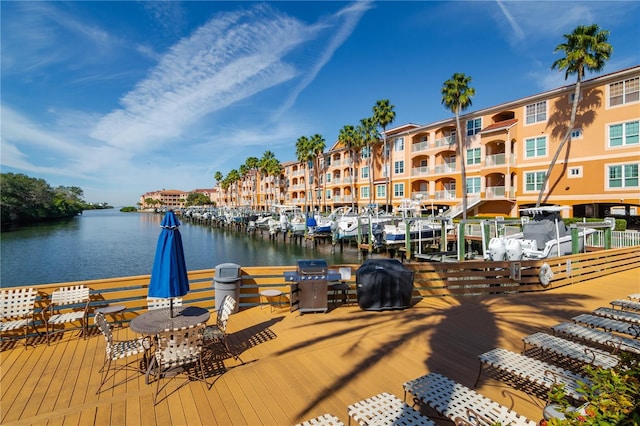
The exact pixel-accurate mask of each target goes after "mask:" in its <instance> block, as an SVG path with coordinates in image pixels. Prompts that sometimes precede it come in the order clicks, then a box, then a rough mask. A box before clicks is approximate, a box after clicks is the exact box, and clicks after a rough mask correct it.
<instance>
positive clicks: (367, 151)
mask: <svg viewBox="0 0 640 426" xmlns="http://www.w3.org/2000/svg"><path fill="white" fill-rule="evenodd" d="M370 154H371V147H370V146H365V147H363V148H362V150H361V151H360V157H361V158H369V156H370Z"/></svg>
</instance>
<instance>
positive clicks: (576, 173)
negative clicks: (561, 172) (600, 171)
mask: <svg viewBox="0 0 640 426" xmlns="http://www.w3.org/2000/svg"><path fill="white" fill-rule="evenodd" d="M567 177H568V178H569V179H571V178H579V177H582V166H578V167H570V168H569V171H568V172H567Z"/></svg>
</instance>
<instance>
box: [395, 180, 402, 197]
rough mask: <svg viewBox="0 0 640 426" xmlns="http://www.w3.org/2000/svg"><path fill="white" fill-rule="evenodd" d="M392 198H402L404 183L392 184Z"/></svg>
mask: <svg viewBox="0 0 640 426" xmlns="http://www.w3.org/2000/svg"><path fill="white" fill-rule="evenodd" d="M393 196H394V197H396V198H402V197H404V183H394V184H393Z"/></svg>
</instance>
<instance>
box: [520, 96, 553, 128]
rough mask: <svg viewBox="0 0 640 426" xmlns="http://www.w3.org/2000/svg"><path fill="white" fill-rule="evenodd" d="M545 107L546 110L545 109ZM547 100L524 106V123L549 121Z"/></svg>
mask: <svg viewBox="0 0 640 426" xmlns="http://www.w3.org/2000/svg"><path fill="white" fill-rule="evenodd" d="M543 109H544V110H543ZM547 110H548V108H547V101H540V102H534V103H532V104H529V105H526V106H525V107H524V125H525V126H528V125H531V124H536V123H543V122H545V121H547Z"/></svg>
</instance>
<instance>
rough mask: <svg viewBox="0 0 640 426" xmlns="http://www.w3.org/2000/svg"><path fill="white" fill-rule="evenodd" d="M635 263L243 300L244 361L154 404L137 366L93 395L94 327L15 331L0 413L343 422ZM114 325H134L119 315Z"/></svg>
mask: <svg viewBox="0 0 640 426" xmlns="http://www.w3.org/2000/svg"><path fill="white" fill-rule="evenodd" d="M638 272H640V271H639V270H638V269H633V270H628V271H624V272H618V273H616V274H614V275H609V276H605V277H600V278H595V279H592V280H589V281H586V282H583V283H579V284H574V285H569V286H564V287H560V288H554V289H552V290H549V291H546V292H540V293H523V294H513V295H484V296H477V297H464V298H459V299H456V298H453V297H440V298H436V297H427V298H424V299H422V300H421V301H419V302H418V303H417V304H416V305H415V306H414V307H412V308H410V309H407V310H403V311H385V312H370V311H362V310H360V309H359V307H358V306H357V305H354V306H339V307H337V308H336V309H332V310H330V311H329V312H328V313H327V314H305V315H302V316H300V315H299V314H298V313H295V312H294V313H289V311H288V309H284V308H283V309H280V310H276V311H274V312H271V310H270V309H261V308H260V307H258V306H256V307H251V308H248V309H244V310H241V311H240V312H238V313H237V314H234V315H232V316H231V318H230V320H229V330H230V332H231V333H232V342H233V344H234V346H235V347H237V348H238V349H240V351H241V358H242V360H243V361H244V364H240V363H238V362H236V361H234V360H233V359H232V358H230V359H225V360H223V361H219V360H218V361H216V360H211V361H210V362H209V363H208V374H209V375H210V377H209V380H210V381H211V382H213V386H212V387H211V389H207V388H206V386H205V385H204V384H202V383H200V382H190V383H188V384H186V385H184V386H182V387H180V385H181V384H182V383H184V382H183V381H181V380H182V379H179V380H174V381H173V382H172V384H171V385H170V386H169V389H168V392H163V393H161V398H163V399H162V401H161V402H160V403H159V404H158V405H157V406H155V407H154V405H153V392H154V390H155V383H152V385H145V383H144V377H143V376H141V375H137V374H136V373H129V381H128V382H127V383H125V384H121V385H118V386H116V387H115V388H113V389H109V390H105V391H103V392H102V393H101V394H100V395H95V391H96V389H97V387H98V383H99V379H100V375H99V373H98V370H99V369H100V367H101V366H102V362H103V357H104V348H105V342H104V339H103V338H102V336H101V335H99V334H96V333H95V332H93V334H92V335H91V336H89V337H88V338H87V339H82V338H77V337H76V336H75V333H72V332H67V333H64V335H63V337H62V338H61V339H60V340H57V341H55V342H53V343H52V345H51V346H50V347H47V345H46V343H44V339H41V341H40V342H35V343H36V345H35V347H33V346H30V347H28V349H26V350H25V349H24V348H23V346H22V344H21V343H22V342H21V341H18V342H17V343H16V344H13V345H10V346H13V347H12V348H9V349H5V350H4V351H2V352H0V373H1V378H0V392H1V399H0V423H2V424H3V425H18V424H38V425H40V424H52V425H55V424H99V425H104V424H118V425H120V424H128V425H153V424H162V425H187V424H189V425H196V424H203V425H214V424H218V425H292V424H295V423H297V422H299V421H302V420H305V419H308V418H312V417H315V416H318V415H321V414H324V413H332V414H334V415H336V416H338V417H339V418H340V419H342V420H343V421H344V422H345V424H346V423H347V421H348V418H347V414H346V407H347V405H349V404H351V403H353V402H355V401H359V400H361V399H364V398H367V397H370V396H372V395H375V394H378V393H380V392H388V393H391V394H395V395H397V396H399V397H400V398H402V397H403V390H402V384H403V383H404V382H405V381H407V380H409V379H413V378H416V377H418V376H421V375H423V374H426V373H427V372H439V373H443V374H445V375H447V376H449V377H450V378H452V379H455V380H457V381H459V382H461V383H463V384H465V385H467V386H470V387H472V386H473V384H474V382H475V380H476V376H477V373H478V368H479V362H478V359H477V356H478V355H479V354H480V353H482V352H485V351H487V350H490V349H492V348H494V347H503V348H506V349H511V350H514V351H517V352H519V351H521V350H522V340H521V339H522V337H524V336H525V335H528V334H531V333H534V332H537V331H546V332H550V329H549V327H550V326H551V325H554V324H556V323H558V322H560V321H566V320H569V319H570V318H571V317H572V316H575V315H577V314H580V313H585V312H588V311H591V310H593V309H595V308H597V307H600V306H608V304H609V302H610V301H611V300H613V299H616V298H626V296H627V295H628V294H632V293H639V292H640V278H639V274H638ZM213 321H215V316H212V319H211V320H210V322H213ZM117 335H118V337H120V338H127V337H133V333H132V332H131V331H130V330H129V329H128V328H126V327H125V328H124V329H121V330H118V331H117ZM121 374H125V373H121ZM121 377H122V376H121ZM106 387H109V386H108V384H107V385H106ZM178 388H179V389H178ZM503 389H513V388H511V387H509V386H508V385H506V384H504V383H502V382H498V381H495V380H493V379H491V378H487V377H486V376H485V378H483V379H482V381H481V382H480V386H479V387H478V390H479V391H480V392H481V393H482V394H484V395H485V396H488V397H490V398H492V399H494V400H496V401H498V402H500V403H502V404H503V405H507V406H509V405H510V404H511V403H510V401H509V399H508V398H506V397H505V396H503V395H502V393H501V391H502V390H503ZM517 395H519V397H516V398H515V405H514V409H515V410H516V411H517V412H519V413H520V414H522V415H525V416H527V417H529V418H530V419H532V420H536V421H537V420H539V419H540V418H541V405H542V404H543V403H542V401H540V400H538V399H536V398H535V397H531V396H527V395H526V394H524V393H522V392H518V393H517ZM427 414H432V413H427ZM439 423H442V424H447V423H446V422H444V421H440V422H439Z"/></svg>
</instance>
